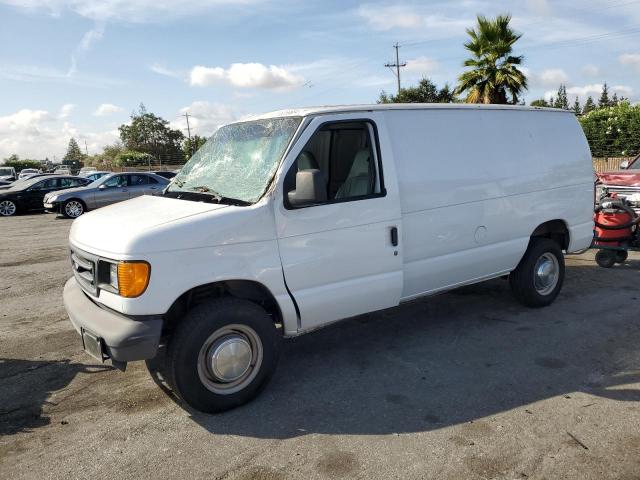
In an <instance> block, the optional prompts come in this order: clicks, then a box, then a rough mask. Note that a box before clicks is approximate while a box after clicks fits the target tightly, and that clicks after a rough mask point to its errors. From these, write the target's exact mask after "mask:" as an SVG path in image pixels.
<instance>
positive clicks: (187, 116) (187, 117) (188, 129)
mask: <svg viewBox="0 0 640 480" xmlns="http://www.w3.org/2000/svg"><path fill="white" fill-rule="evenodd" d="M184 116H185V117H186V119H187V134H188V135H189V155H193V145H191V127H189V112H185V113H184Z"/></svg>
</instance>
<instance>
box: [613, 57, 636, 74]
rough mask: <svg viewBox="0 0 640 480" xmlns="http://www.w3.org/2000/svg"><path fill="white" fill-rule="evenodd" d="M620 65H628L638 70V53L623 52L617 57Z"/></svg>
mask: <svg viewBox="0 0 640 480" xmlns="http://www.w3.org/2000/svg"><path fill="white" fill-rule="evenodd" d="M618 61H619V62H620V63H621V64H622V65H629V66H631V67H633V68H635V69H636V70H637V71H638V72H640V53H624V54H622V55H620V56H619V57H618Z"/></svg>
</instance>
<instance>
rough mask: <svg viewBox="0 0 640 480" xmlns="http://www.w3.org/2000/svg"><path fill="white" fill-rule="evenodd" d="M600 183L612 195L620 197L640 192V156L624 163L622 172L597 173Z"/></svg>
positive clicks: (621, 167)
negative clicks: (615, 194)
mask: <svg viewBox="0 0 640 480" xmlns="http://www.w3.org/2000/svg"><path fill="white" fill-rule="evenodd" d="M596 176H597V177H598V182H599V183H601V184H602V185H604V186H607V189H608V191H609V192H611V193H617V194H618V195H619V196H623V197H624V196H627V195H633V194H634V193H638V192H640V155H638V156H637V157H635V158H634V159H633V160H631V161H624V162H622V164H621V165H620V170H618V171H612V172H603V173H597V174H596Z"/></svg>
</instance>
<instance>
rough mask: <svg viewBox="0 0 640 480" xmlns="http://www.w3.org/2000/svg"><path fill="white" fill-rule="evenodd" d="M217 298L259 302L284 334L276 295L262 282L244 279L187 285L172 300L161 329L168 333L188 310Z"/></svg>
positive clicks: (282, 317)
mask: <svg viewBox="0 0 640 480" xmlns="http://www.w3.org/2000/svg"><path fill="white" fill-rule="evenodd" d="M221 297H233V298H239V299H243V300H248V301H250V302H253V303H256V304H258V305H260V306H261V307H262V308H264V309H265V310H266V312H267V313H268V314H269V315H270V316H271V318H272V320H273V323H274V324H276V325H277V326H278V327H279V330H280V331H281V332H282V333H284V316H283V314H282V310H281V308H280V305H279V304H278V301H277V300H276V297H275V296H274V295H273V293H271V291H270V290H269V289H268V288H267V287H266V286H265V285H263V284H262V283H260V282H257V281H255V280H247V279H230V280H220V281H216V282H211V283H206V284H203V285H198V286H195V287H193V288H190V289H189V290H187V291H186V292H184V293H183V294H181V295H180V296H179V297H178V298H177V299H176V300H175V301H174V302H173V304H172V305H171V307H169V310H168V311H167V313H166V314H165V315H164V320H165V326H164V330H166V333H171V331H172V330H173V329H174V328H175V326H176V325H177V324H178V323H180V321H181V319H182V317H183V316H184V314H185V313H186V312H187V311H188V310H189V309H191V308H192V307H194V306H195V305H198V304H200V303H202V302H205V301H207V300H209V299H212V298H221Z"/></svg>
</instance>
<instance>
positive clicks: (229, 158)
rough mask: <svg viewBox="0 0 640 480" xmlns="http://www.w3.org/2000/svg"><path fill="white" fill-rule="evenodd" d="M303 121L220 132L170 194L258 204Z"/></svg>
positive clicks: (277, 120)
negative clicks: (198, 195)
mask: <svg viewBox="0 0 640 480" xmlns="http://www.w3.org/2000/svg"><path fill="white" fill-rule="evenodd" d="M300 120H301V118H300V117H286V118H270V119H266V120H255V121H251V122H242V123H234V124H231V125H226V126H224V127H221V128H219V129H218V131H216V133H214V134H213V135H212V136H211V138H210V139H209V140H208V141H207V143H205V144H204V145H203V146H202V148H200V150H198V151H197V152H196V153H195V155H193V157H191V159H190V160H189V161H188V162H187V163H186V165H185V166H184V167H182V170H180V173H178V175H176V177H175V178H174V180H173V182H172V183H171V184H170V186H169V188H168V189H167V192H169V193H175V192H199V193H206V194H210V195H212V196H215V197H217V198H220V199H224V198H229V199H235V200H239V201H242V202H248V203H253V202H255V201H257V200H258V199H259V198H260V197H261V196H262V194H263V193H264V190H265V189H266V187H267V185H268V183H269V181H270V180H271V178H272V177H273V175H274V173H275V171H276V168H277V167H278V163H279V162H280V159H281V158H282V155H283V154H284V151H285V149H286V148H287V145H289V142H290V141H291V139H292V138H293V135H294V133H295V131H296V129H297V128H298V125H300Z"/></svg>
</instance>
